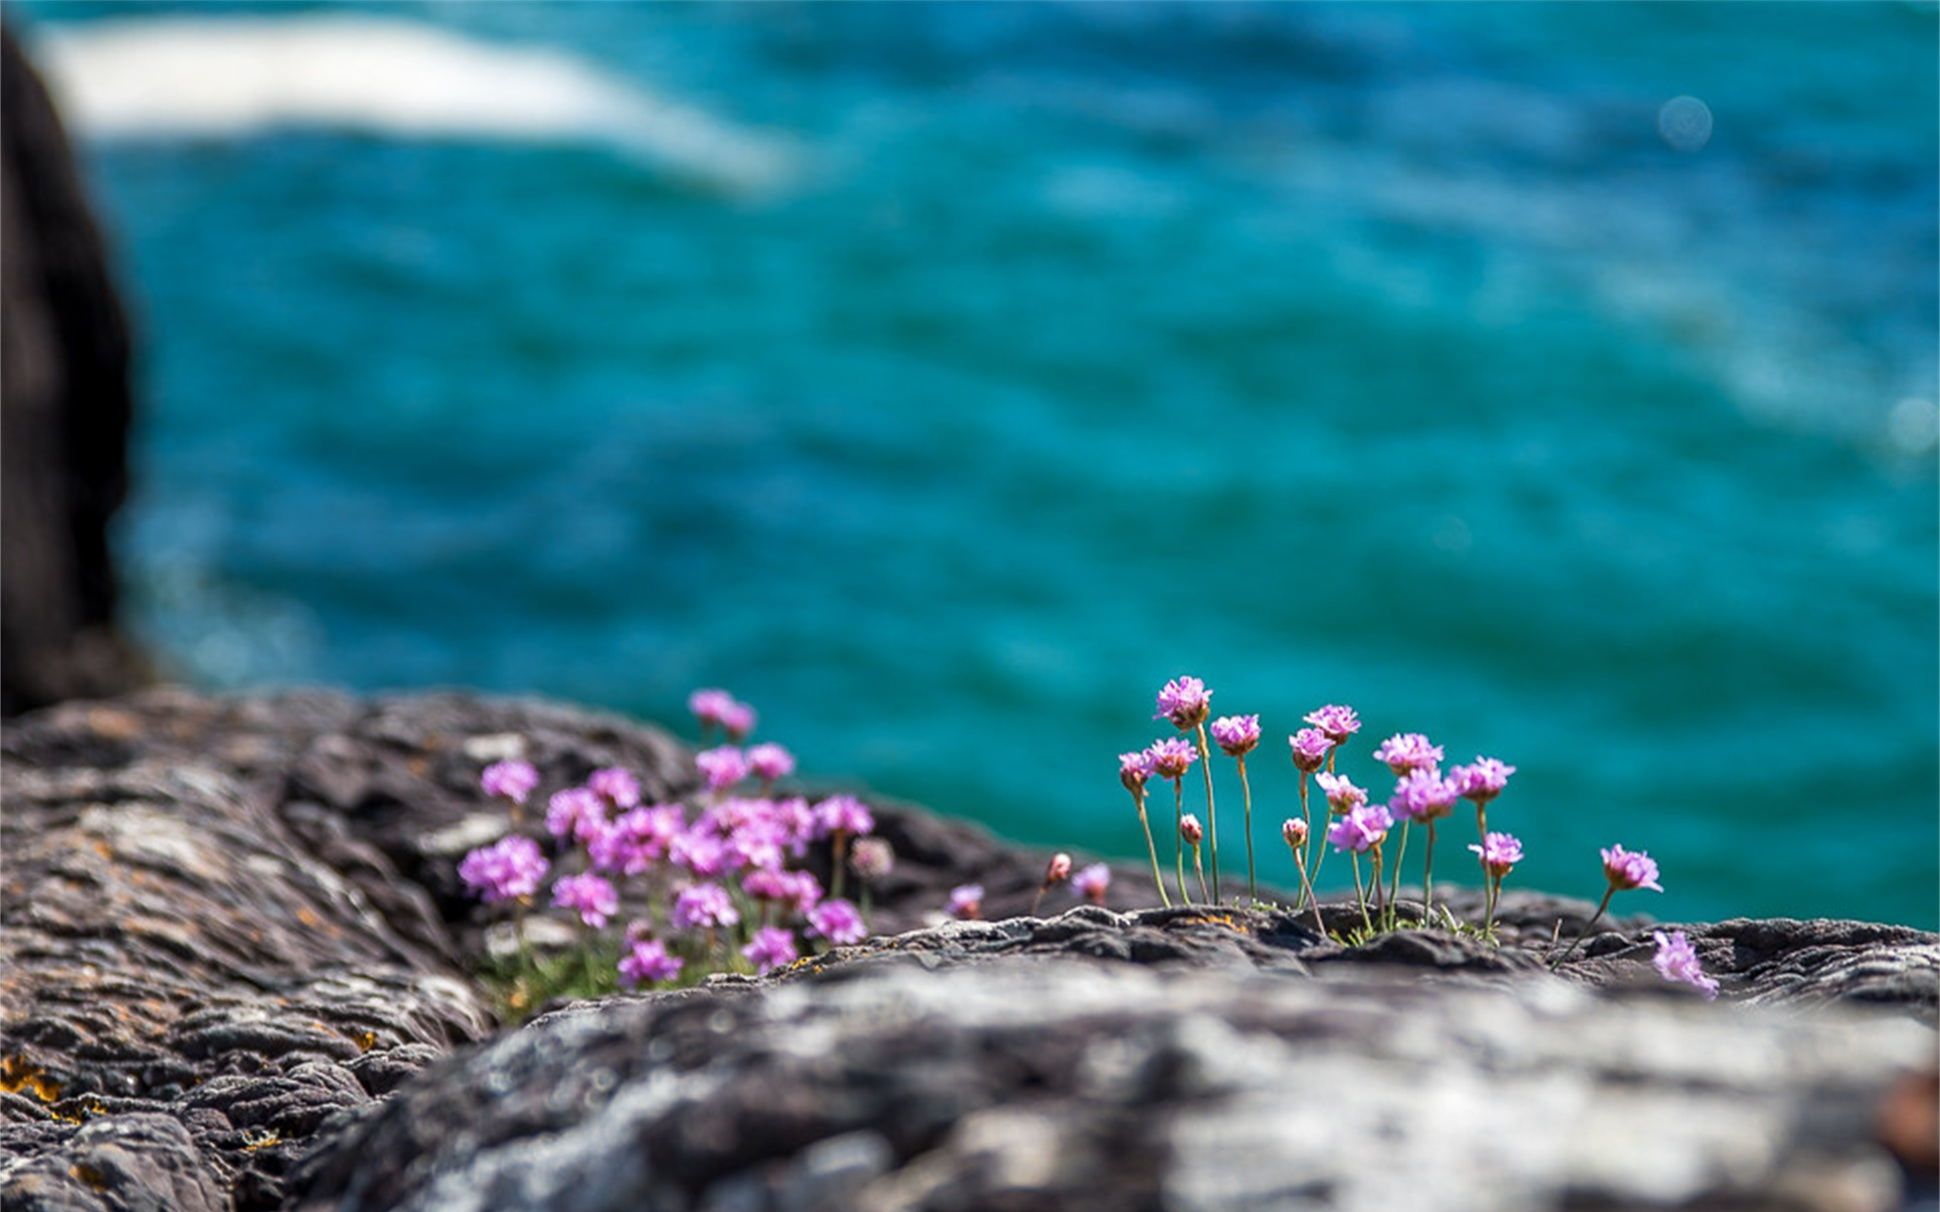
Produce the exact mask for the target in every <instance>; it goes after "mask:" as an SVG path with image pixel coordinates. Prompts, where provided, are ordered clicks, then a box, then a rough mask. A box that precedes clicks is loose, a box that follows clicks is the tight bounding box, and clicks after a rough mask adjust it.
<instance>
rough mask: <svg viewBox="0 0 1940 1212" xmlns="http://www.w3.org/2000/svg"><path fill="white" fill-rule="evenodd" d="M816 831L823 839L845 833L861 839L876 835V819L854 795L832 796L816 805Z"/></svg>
mask: <svg viewBox="0 0 1940 1212" xmlns="http://www.w3.org/2000/svg"><path fill="white" fill-rule="evenodd" d="M815 830H816V833H817V834H818V835H819V836H821V837H829V836H832V835H834V834H837V833H844V834H847V835H849V836H850V837H861V836H863V835H864V834H868V833H874V832H875V830H876V818H875V817H874V816H873V815H871V814H870V812H869V809H868V808H867V807H866V806H865V805H864V804H863V802H862V801H861V800H859V799H857V798H856V797H854V796H852V795H832V796H830V797H829V798H827V799H825V800H823V801H822V802H821V803H819V804H817V805H815Z"/></svg>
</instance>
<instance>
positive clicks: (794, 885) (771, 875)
mask: <svg viewBox="0 0 1940 1212" xmlns="http://www.w3.org/2000/svg"><path fill="white" fill-rule="evenodd" d="M741 889H742V891H744V892H746V893H747V894H748V895H749V896H752V897H754V898H755V899H757V900H763V901H773V902H775V903H776V904H785V905H787V906H788V907H789V908H791V909H793V910H794V911H795V912H797V913H807V912H808V911H809V910H810V909H813V908H814V907H815V905H816V903H817V902H819V901H820V900H821V899H822V886H821V885H820V884H819V883H817V882H816V881H815V877H814V876H813V875H810V874H809V873H808V872H806V871H775V870H772V869H768V868H761V869H757V870H754V871H750V872H748V874H747V875H746V876H745V877H743V879H742V880H741Z"/></svg>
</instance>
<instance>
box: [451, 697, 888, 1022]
mask: <svg viewBox="0 0 1940 1212" xmlns="http://www.w3.org/2000/svg"><path fill="white" fill-rule="evenodd" d="M689 706H690V707H691V708H692V710H693V712H694V715H695V717H696V718H697V719H698V720H699V721H700V723H701V725H702V728H703V730H704V731H713V730H716V729H718V730H719V731H720V732H722V733H724V734H725V735H726V736H727V737H728V738H729V743H728V744H725V745H719V746H716V747H714V748H712V749H706V750H703V751H702V752H700V753H699V754H697V755H696V757H695V768H696V771H697V773H698V775H699V781H700V783H701V786H702V791H701V793H700V795H699V796H698V797H697V798H695V799H687V800H680V799H667V800H664V801H662V802H654V803H650V802H647V797H646V795H645V794H643V791H642V787H641V783H640V779H639V778H638V777H637V776H636V775H635V774H634V773H633V772H631V771H628V770H625V769H622V768H619V767H609V768H606V769H601V770H595V771H593V772H592V773H591V775H589V776H588V777H587V779H586V781H585V782H584V783H583V784H580V785H578V786H571V787H563V788H560V789H559V790H557V791H554V792H553V793H552V794H551V796H550V797H549V798H548V799H547V800H546V801H545V802H546V810H545V814H544V818H543V821H542V824H543V828H544V833H545V835H546V837H547V838H548V839H550V841H549V848H550V851H551V855H550V857H548V855H547V852H546V848H544V847H542V843H541V841H540V840H536V839H534V838H531V837H526V836H524V835H522V834H519V833H513V834H511V835H510V836H507V837H505V838H502V839H500V840H499V841H497V842H494V843H493V844H491V845H489V846H485V847H482V848H480V849H478V850H474V851H472V852H471V853H470V854H468V855H466V856H465V858H464V861H463V862H461V863H460V864H459V868H458V872H459V876H460V878H461V879H462V880H463V881H464V883H465V885H466V887H467V888H468V889H469V890H470V891H471V892H472V893H473V894H474V895H475V896H477V897H478V898H479V899H480V900H482V901H484V902H486V903H489V904H497V903H500V902H515V903H517V904H518V905H520V906H521V917H520V927H519V928H520V931H521V933H522V932H523V913H524V907H525V906H527V905H529V904H530V903H531V902H532V901H533V898H534V897H535V895H536V894H537V893H538V892H539V890H540V887H541V884H542V883H543V882H544V881H545V879H546V877H547V875H548V873H554V874H556V876H557V878H555V879H554V881H553V884H552V896H551V906H552V907H553V908H555V909H558V910H562V911H564V912H566V913H568V914H570V915H571V916H572V917H574V918H576V919H577V920H578V922H579V924H580V927H581V929H582V931H583V932H584V934H583V948H584V950H585V953H586V954H587V955H588V956H591V955H595V954H598V953H600V952H605V953H606V955H607V956H608V959H607V960H606V962H607V963H609V964H613V967H611V968H609V969H607V971H609V972H610V973H612V974H613V977H614V978H616V979H617V980H618V982H619V983H621V984H625V985H652V984H659V983H663V982H667V981H672V980H676V979H678V978H679V977H680V975H681V974H682V972H683V971H692V970H693V969H695V968H698V969H699V970H701V971H711V970H717V969H722V968H740V969H742V970H743V971H747V970H753V971H758V972H766V971H769V970H771V969H774V968H777V967H781V966H783V965H786V964H789V963H793V962H794V961H795V960H796V959H798V958H799V957H800V956H801V955H802V954H804V953H805V952H806V951H807V950H808V948H809V947H810V946H812V945H832V946H834V945H846V944H851V943H856V942H860V941H861V940H862V939H864V938H866V937H867V936H868V926H867V924H866V922H865V919H864V910H865V908H866V899H865V904H864V905H863V906H858V905H856V904H855V903H854V902H852V901H849V900H846V899H843V898H842V896H841V895H840V892H841V888H840V884H841V881H842V880H843V878H844V875H845V871H850V872H853V874H854V875H855V876H856V877H857V878H859V879H861V880H862V881H863V886H862V891H863V895H864V897H865V898H866V897H867V895H868V889H869V885H870V882H872V881H875V880H878V879H880V878H881V877H882V876H884V875H887V874H888V873H889V871H890V870H891V869H892V867H893V865H894V853H893V852H892V851H891V850H890V847H889V844H888V842H886V841H884V840H883V839H880V838H876V837H873V836H871V835H873V834H874V832H875V827H876V824H875V818H874V815H873V814H872V813H871V812H870V811H869V809H868V807H867V806H866V805H864V804H863V803H862V802H861V801H860V800H858V799H856V798H855V797H854V796H849V795H836V796H830V797H828V798H826V799H823V800H821V801H819V802H816V803H811V802H810V801H808V800H807V799H804V798H802V797H800V796H791V795H786V794H780V793H778V792H777V790H776V786H777V784H779V783H781V782H783V781H784V780H786V779H788V778H789V777H790V776H792V775H793V773H794V770H795V757H794V755H793V754H791V753H790V752H789V751H788V750H787V749H785V748H783V747H782V746H780V745H777V744H773V743H763V744H757V745H752V746H750V747H748V748H746V749H742V748H740V747H739V746H738V744H737V743H736V742H739V741H740V740H743V739H745V738H746V737H747V735H748V733H749V732H750V731H752V729H753V728H754V724H755V718H756V716H755V712H754V710H753V709H752V708H751V707H748V706H747V705H746V704H745V703H741V702H740V701H738V700H736V699H735V698H734V697H733V696H732V695H729V694H727V693H726V692H725V691H719V690H702V691H696V692H695V693H694V695H693V696H692V698H691V699H690V700H689ZM479 782H480V788H481V790H483V791H484V793H485V794H486V795H488V796H491V797H492V798H494V799H496V800H499V801H502V802H504V803H506V804H508V805H519V804H523V803H524V802H525V801H526V800H527V799H529V798H530V797H531V796H532V794H533V793H534V792H535V791H536V790H537V788H538V785H539V782H540V779H539V773H538V771H536V770H535V769H534V768H533V767H531V766H530V765H528V764H526V763H523V762H498V763H494V764H493V765H491V766H488V767H487V768H486V769H485V771H484V772H483V773H482V774H481V776H480V781H479ZM751 783H752V784H758V786H751ZM514 824H515V827H516V824H517V819H516V818H514ZM818 844H822V845H825V846H826V847H827V848H828V850H830V851H831V852H832V855H833V859H834V862H833V866H832V870H833V872H834V874H833V877H832V883H834V884H835V887H834V888H833V889H825V888H824V887H823V885H822V882H821V880H819V879H818V878H817V877H816V875H815V873H814V872H813V871H811V870H808V869H806V867H805V866H804V865H803V864H804V863H805V862H806V860H807V859H808V858H809V856H810V854H811V851H812V848H814V847H816V846H817V845H818ZM852 844H853V846H854V849H853V851H852V852H850V851H849V850H848V848H849V847H850V846H851V845H852ZM845 858H846V861H845ZM623 914H630V915H631V921H630V922H628V923H627V925H626V926H625V929H624V930H623V931H621V932H620V934H619V937H618V938H616V939H608V938H606V937H605V935H604V933H603V932H605V931H606V930H607V929H608V927H609V926H610V925H611V924H612V923H614V922H616V921H617V920H619V919H620V918H621V917H622V916H623ZM615 945H617V947H618V957H617V963H614V960H613V958H612V956H613V951H612V950H611V948H612V947H613V946H615ZM523 954H524V948H523V945H522V946H521V955H522V956H523ZM588 962H589V963H590V962H591V961H590V960H589V961H588Z"/></svg>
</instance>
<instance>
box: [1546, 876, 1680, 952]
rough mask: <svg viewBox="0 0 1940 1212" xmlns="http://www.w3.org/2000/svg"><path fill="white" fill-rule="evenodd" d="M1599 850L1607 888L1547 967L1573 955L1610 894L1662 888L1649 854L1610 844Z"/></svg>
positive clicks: (1592, 927) (1588, 933)
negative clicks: (1574, 934) (1571, 940)
mask: <svg viewBox="0 0 1940 1212" xmlns="http://www.w3.org/2000/svg"><path fill="white" fill-rule="evenodd" d="M1601 853H1602V855H1603V878H1604V880H1605V881H1606V883H1607V884H1608V887H1606V888H1604V890H1603V899H1602V900H1600V901H1598V902H1597V906H1596V912H1595V913H1593V914H1591V915H1590V920H1589V921H1587V922H1585V923H1584V924H1583V930H1582V932H1581V933H1579V934H1578V935H1577V936H1576V941H1575V942H1573V943H1571V944H1570V945H1569V950H1567V951H1565V952H1563V954H1561V955H1559V956H1557V957H1556V958H1555V959H1554V960H1551V961H1550V965H1549V966H1550V967H1551V968H1555V967H1557V966H1558V965H1560V964H1561V963H1562V962H1563V961H1564V960H1566V959H1568V958H1569V957H1570V956H1572V955H1575V954H1576V949H1577V948H1578V947H1581V946H1582V945H1583V940H1584V939H1586V938H1588V937H1590V931H1592V930H1594V929H1596V924H1597V923H1598V922H1600V921H1602V920H1603V914H1604V911H1605V910H1607V909H1608V908H1609V907H1610V898H1611V897H1613V896H1615V895H1616V894H1617V893H1619V892H1628V891H1630V890H1631V889H1632V888H1648V889H1650V890H1651V891H1652V892H1662V891H1663V890H1664V886H1663V885H1662V884H1660V883H1658V882H1657V863H1656V861H1655V860H1653V859H1652V858H1651V857H1650V855H1648V854H1646V853H1644V852H1643V851H1641V850H1625V849H1624V848H1623V847H1622V846H1611V847H1610V848H1608V849H1607V850H1604V851H1602V852H1601Z"/></svg>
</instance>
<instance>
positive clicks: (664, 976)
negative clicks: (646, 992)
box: [620, 938, 683, 986]
mask: <svg viewBox="0 0 1940 1212" xmlns="http://www.w3.org/2000/svg"><path fill="white" fill-rule="evenodd" d="M682 964H683V962H682V960H681V959H680V958H679V957H678V956H673V955H668V954H667V946H666V944H664V943H662V942H661V941H660V940H659V939H656V938H635V939H629V940H627V950H626V954H625V955H623V956H621V957H620V982H621V983H622V984H624V985H629V986H631V985H653V984H658V983H659V982H661V981H670V980H672V979H674V978H675V977H677V976H679V975H680V970H681V967H682Z"/></svg>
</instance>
